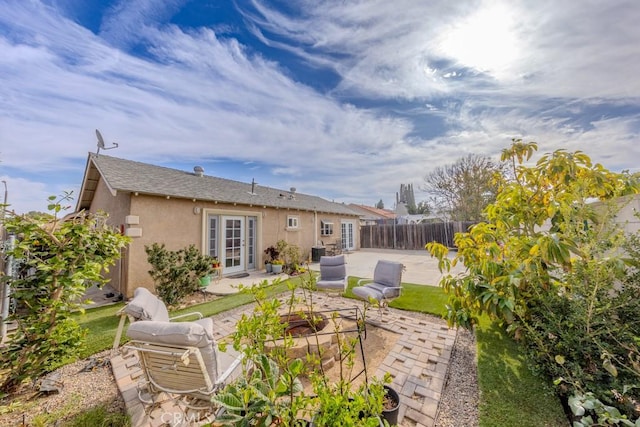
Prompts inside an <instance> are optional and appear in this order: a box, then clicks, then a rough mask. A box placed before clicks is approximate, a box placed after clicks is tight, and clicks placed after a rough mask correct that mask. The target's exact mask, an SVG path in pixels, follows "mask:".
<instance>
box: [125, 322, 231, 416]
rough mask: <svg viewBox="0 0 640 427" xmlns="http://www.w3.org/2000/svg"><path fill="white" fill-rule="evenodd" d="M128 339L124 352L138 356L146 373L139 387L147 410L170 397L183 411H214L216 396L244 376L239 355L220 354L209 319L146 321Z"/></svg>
mask: <svg viewBox="0 0 640 427" xmlns="http://www.w3.org/2000/svg"><path fill="white" fill-rule="evenodd" d="M127 337H129V338H130V339H131V341H130V342H128V343H127V344H126V345H125V346H124V348H126V349H132V350H135V351H137V354H138V359H139V363H140V367H141V368H142V372H143V376H142V378H141V382H140V383H139V384H138V398H139V399H140V401H141V402H142V403H143V404H147V405H149V404H152V405H156V404H161V403H162V398H163V397H167V395H168V398H169V399H173V400H175V401H176V403H178V404H179V405H178V406H185V407H187V408H189V409H193V410H203V409H206V410H211V411H213V410H214V409H215V408H213V406H212V403H211V396H212V395H213V394H215V393H217V392H218V391H219V390H220V389H221V388H222V387H223V386H224V385H225V384H226V383H227V382H228V381H231V380H232V379H235V378H236V377H237V376H238V375H240V373H241V372H242V364H241V362H242V356H241V355H240V354H237V355H231V354H230V353H222V354H220V353H219V351H218V349H217V344H216V342H215V340H214V335H213V321H212V320H211V318H208V317H207V318H204V319H201V320H199V321H197V322H164V321H152V320H141V321H138V322H135V323H132V324H131V325H130V326H129V329H128V330H127ZM231 351H232V350H231V349H230V348H229V352H231ZM221 356H223V357H221ZM223 366H224V371H222V369H221V368H222V367H223ZM163 393H166V394H167V395H164V394H163Z"/></svg>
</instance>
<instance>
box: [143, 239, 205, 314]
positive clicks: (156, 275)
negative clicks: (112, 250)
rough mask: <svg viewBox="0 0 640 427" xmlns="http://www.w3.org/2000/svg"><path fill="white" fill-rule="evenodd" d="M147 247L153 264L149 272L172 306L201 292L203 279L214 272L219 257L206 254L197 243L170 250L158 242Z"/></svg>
mask: <svg viewBox="0 0 640 427" xmlns="http://www.w3.org/2000/svg"><path fill="white" fill-rule="evenodd" d="M144 249H145V251H146V253H147V261H148V262H149V264H151V267H152V269H151V270H149V275H151V278H152V279H153V280H154V281H155V284H156V292H157V293H158V296H159V297H160V299H162V300H163V301H164V302H165V303H166V304H168V305H170V306H171V305H176V304H178V303H180V301H182V299H184V298H185V297H186V296H188V295H191V294H193V293H194V292H197V291H198V290H199V289H200V281H199V279H200V278H202V277H204V276H206V275H208V274H211V273H213V264H214V262H215V261H217V260H216V259H215V258H213V257H210V256H208V255H202V254H201V253H200V251H199V250H198V249H196V247H195V246H194V245H190V246H189V247H187V248H184V249H180V250H177V251H170V250H168V249H167V248H165V245H164V244H162V245H159V244H157V243H154V244H153V245H151V246H145V248H144Z"/></svg>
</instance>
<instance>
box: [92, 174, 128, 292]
mask: <svg viewBox="0 0 640 427" xmlns="http://www.w3.org/2000/svg"><path fill="white" fill-rule="evenodd" d="M129 208H130V203H129V194H128V193H120V194H116V196H115V197H114V196H113V194H111V192H110V191H109V189H108V188H107V186H106V185H105V183H104V181H103V180H102V178H101V179H100V181H99V182H98V186H97V187H96V192H95V194H94V196H93V202H92V203H91V209H89V211H90V212H91V213H96V212H97V211H98V210H102V211H105V212H107V213H108V214H109V219H108V221H107V222H108V224H109V225H111V226H113V227H115V228H117V229H121V227H123V226H124V218H125V216H126V215H128V212H129ZM127 252H128V248H124V249H122V252H121V257H120V259H119V260H117V261H116V264H115V265H113V266H111V267H110V268H109V272H108V273H105V275H104V277H105V278H106V279H107V280H108V281H109V284H110V285H111V286H112V287H113V288H114V289H115V290H116V291H117V292H120V293H124V291H125V288H126V282H127V277H126V274H125V272H126V271H127V268H126V265H127V259H128V256H127Z"/></svg>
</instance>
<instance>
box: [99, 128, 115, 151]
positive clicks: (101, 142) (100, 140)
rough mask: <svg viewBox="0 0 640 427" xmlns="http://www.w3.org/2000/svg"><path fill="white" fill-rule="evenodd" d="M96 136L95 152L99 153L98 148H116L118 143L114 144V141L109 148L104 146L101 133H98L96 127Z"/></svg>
mask: <svg viewBox="0 0 640 427" xmlns="http://www.w3.org/2000/svg"><path fill="white" fill-rule="evenodd" d="M96 137H97V138H98V151H97V152H96V154H100V149H103V150H111V149H113V148H118V144H116V143H115V142H114V143H113V145H112V146H111V147H109V148H107V147H105V146H104V138H102V134H101V133H100V131H99V130H98V129H96Z"/></svg>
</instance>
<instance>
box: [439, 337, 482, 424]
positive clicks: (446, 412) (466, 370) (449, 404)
mask: <svg viewBox="0 0 640 427" xmlns="http://www.w3.org/2000/svg"><path fill="white" fill-rule="evenodd" d="M477 425H478V371H477V365H476V339H475V336H474V335H473V333H471V332H469V331H468V330H466V329H459V330H458V337H457V338H456V343H455V346H454V349H453V354H452V355H451V361H450V364H449V372H448V374H447V382H446V383H445V386H444V391H443V393H442V398H441V400H440V406H439V408H438V418H437V420H436V424H435V427H476V426H477Z"/></svg>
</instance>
